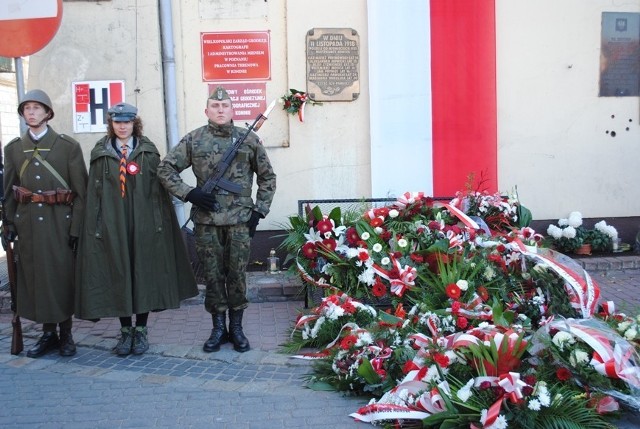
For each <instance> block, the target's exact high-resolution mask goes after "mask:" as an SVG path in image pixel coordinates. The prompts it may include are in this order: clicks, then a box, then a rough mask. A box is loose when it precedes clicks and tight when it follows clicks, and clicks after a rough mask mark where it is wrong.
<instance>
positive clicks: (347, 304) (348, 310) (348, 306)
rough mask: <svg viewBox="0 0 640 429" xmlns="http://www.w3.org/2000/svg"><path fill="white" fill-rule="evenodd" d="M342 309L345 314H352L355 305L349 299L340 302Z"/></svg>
mask: <svg viewBox="0 0 640 429" xmlns="http://www.w3.org/2000/svg"><path fill="white" fill-rule="evenodd" d="M342 309H343V310H344V312H345V313H347V314H353V313H355V312H356V306H355V305H353V303H352V302H351V301H347V302H345V303H344V304H342Z"/></svg>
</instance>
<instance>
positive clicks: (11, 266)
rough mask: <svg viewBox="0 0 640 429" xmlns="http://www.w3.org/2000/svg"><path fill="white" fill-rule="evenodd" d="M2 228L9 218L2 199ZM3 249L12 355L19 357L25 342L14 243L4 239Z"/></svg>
mask: <svg viewBox="0 0 640 429" xmlns="http://www.w3.org/2000/svg"><path fill="white" fill-rule="evenodd" d="M1 201H2V226H3V230H6V229H7V228H8V227H7V225H6V222H7V217H6V212H5V207H4V198H2V200H1ZM2 247H4V250H5V252H6V255H7V274H8V275H9V292H10V294H11V311H12V312H13V319H11V326H12V328H13V332H12V334H11V354H12V355H18V354H20V353H21V352H22V350H23V349H24V342H23V340H22V323H21V322H20V316H18V309H17V306H16V302H17V298H18V290H17V287H18V284H17V282H16V281H17V267H16V260H15V255H14V253H13V242H11V241H9V240H5V238H4V237H3V238H2Z"/></svg>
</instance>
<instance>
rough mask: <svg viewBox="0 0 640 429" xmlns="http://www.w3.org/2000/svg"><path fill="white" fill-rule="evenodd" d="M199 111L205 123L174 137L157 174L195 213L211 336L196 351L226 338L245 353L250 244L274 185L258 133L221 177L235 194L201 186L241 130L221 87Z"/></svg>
mask: <svg viewBox="0 0 640 429" xmlns="http://www.w3.org/2000/svg"><path fill="white" fill-rule="evenodd" d="M204 112H205V114H206V115H207V117H208V118H209V121H208V124H207V125H205V126H203V127H200V128H197V129H195V130H193V131H191V132H190V133H188V134H187V135H186V136H184V137H183V138H182V140H180V142H179V143H178V145H177V146H176V147H174V148H173V149H172V150H171V151H170V152H169V153H168V154H167V156H166V157H165V158H164V159H163V160H162V162H160V165H158V177H159V178H160V182H161V183H162V184H163V185H164V187H165V188H166V189H167V190H168V191H169V192H170V193H172V194H173V195H175V196H176V197H178V198H180V199H181V200H183V201H189V202H191V203H192V204H193V205H194V207H193V208H192V210H196V211H197V213H196V214H195V217H194V224H195V241H196V251H197V253H198V257H199V259H200V260H201V261H202V263H203V266H204V271H205V278H206V282H207V285H206V286H207V290H206V296H205V302H204V305H205V309H206V310H207V311H208V312H209V313H211V316H212V319H213V329H212V331H211V336H210V337H209V339H208V340H207V341H206V342H205V343H204V346H203V350H204V351H205V352H215V351H218V350H220V345H221V344H224V343H226V342H228V341H229V340H230V341H231V342H232V343H233V347H234V349H235V350H236V351H238V352H246V351H247V350H249V348H250V346H249V341H248V340H247V338H246V337H245V335H244V333H243V331H242V316H243V312H244V309H245V308H247V307H248V305H249V302H248V300H247V296H246V269H247V264H248V262H249V244H250V242H251V238H252V237H253V235H254V233H255V231H256V227H257V226H258V222H259V221H260V219H262V218H264V217H265V216H266V215H267V213H269V208H270V206H271V201H272V200H273V196H274V193H275V191H276V175H275V173H274V172H273V168H272V167H271V162H270V161H269V157H268V156H267V153H266V151H265V149H264V147H263V146H262V144H261V141H260V139H259V138H258V136H257V135H256V134H254V133H251V134H250V135H249V136H247V138H246V139H245V141H244V142H243V143H242V145H241V146H240V148H239V150H238V153H237V154H236V156H235V158H234V159H233V160H232V161H231V163H230V165H229V168H228V169H227V170H226V172H225V174H224V176H223V178H224V179H226V180H227V181H229V182H233V183H234V184H236V185H240V187H241V190H240V192H238V193H236V194H233V193H230V192H229V191H226V190H224V189H221V188H216V189H214V190H213V192H212V193H211V194H208V193H206V192H204V191H203V190H202V189H201V187H202V186H203V185H204V183H205V182H206V181H207V179H208V178H209V177H210V176H211V175H212V174H213V172H214V170H215V167H216V165H217V164H218V163H219V162H220V160H221V158H222V157H223V156H224V154H225V152H226V151H227V149H228V148H229V147H230V146H232V145H233V143H234V141H236V140H237V139H239V138H240V137H241V136H242V135H243V134H244V133H245V132H246V130H245V129H243V128H241V127H236V126H234V123H233V120H232V119H231V118H232V116H233V107H232V104H231V99H230V98H229V95H228V94H227V91H226V90H225V89H224V88H222V87H218V88H216V90H214V91H213V93H212V94H211V96H210V97H209V98H208V99H207V107H206V109H205V111H204ZM189 167H191V169H192V170H193V174H194V175H195V176H196V179H197V185H196V187H195V188H194V187H193V186H189V185H188V184H186V183H185V182H183V180H182V178H181V177H180V172H181V171H183V170H185V169H187V168H189ZM254 174H255V176H256V178H257V179H256V183H257V185H258V191H257V194H256V201H255V203H254V201H253V199H252V198H251V193H252V192H251V188H252V186H253V179H254ZM196 207H197V209H196ZM227 310H228V311H229V329H228V330H227V326H226V312H227Z"/></svg>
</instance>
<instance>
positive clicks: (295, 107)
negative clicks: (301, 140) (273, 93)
mask: <svg viewBox="0 0 640 429" xmlns="http://www.w3.org/2000/svg"><path fill="white" fill-rule="evenodd" d="M280 100H281V101H282V103H283V107H282V109H283V110H286V111H287V112H288V113H291V114H292V115H295V114H297V115H298V119H299V120H300V122H304V106H305V104H307V103H310V104H311V105H315V104H320V105H321V104H322V103H319V102H317V101H314V100H312V99H311V98H309V95H308V94H307V93H306V92H304V91H298V90H297V89H293V88H291V89H289V94H287V95H283V96H282V97H280Z"/></svg>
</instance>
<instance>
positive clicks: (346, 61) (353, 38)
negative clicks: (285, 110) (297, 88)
mask: <svg viewBox="0 0 640 429" xmlns="http://www.w3.org/2000/svg"><path fill="white" fill-rule="evenodd" d="M307 93H308V94H309V97H311V98H312V99H313V100H316V101H353V100H355V99H356V98H358V95H360V36H359V35H358V32H357V31H355V30H353V29H351V28H314V29H312V30H309V31H308V32H307Z"/></svg>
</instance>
